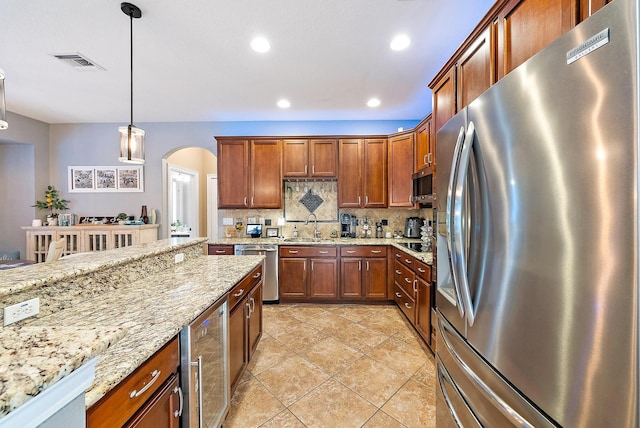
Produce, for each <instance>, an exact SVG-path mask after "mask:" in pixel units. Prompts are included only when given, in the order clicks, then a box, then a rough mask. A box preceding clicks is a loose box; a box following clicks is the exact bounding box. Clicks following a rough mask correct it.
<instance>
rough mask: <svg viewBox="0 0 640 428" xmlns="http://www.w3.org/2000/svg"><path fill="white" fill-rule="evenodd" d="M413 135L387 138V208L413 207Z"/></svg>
mask: <svg viewBox="0 0 640 428" xmlns="http://www.w3.org/2000/svg"><path fill="white" fill-rule="evenodd" d="M413 144H414V141H413V133H407V134H402V135H396V136H395V137H391V138H389V206H390V207H413V198H412V196H413V179H412V177H411V176H412V174H413Z"/></svg>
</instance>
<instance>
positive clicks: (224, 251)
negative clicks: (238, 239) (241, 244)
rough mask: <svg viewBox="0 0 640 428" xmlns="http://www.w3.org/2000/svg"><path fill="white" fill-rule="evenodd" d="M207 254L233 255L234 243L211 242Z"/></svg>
mask: <svg viewBox="0 0 640 428" xmlns="http://www.w3.org/2000/svg"><path fill="white" fill-rule="evenodd" d="M207 254H209V255H210V256H233V254H234V253H233V245H214V244H209V245H208V248H207Z"/></svg>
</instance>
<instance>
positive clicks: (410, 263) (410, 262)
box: [393, 250, 416, 269]
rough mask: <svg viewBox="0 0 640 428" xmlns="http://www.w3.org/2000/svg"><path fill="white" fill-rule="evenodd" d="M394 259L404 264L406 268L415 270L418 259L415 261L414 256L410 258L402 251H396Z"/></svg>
mask: <svg viewBox="0 0 640 428" xmlns="http://www.w3.org/2000/svg"><path fill="white" fill-rule="evenodd" d="M393 258H394V260H398V261H399V262H402V263H403V264H404V265H405V266H407V267H409V268H411V269H413V268H414V265H415V264H416V259H414V258H413V256H410V255H409V254H407V253H405V252H404V251H401V250H395V252H394V254H393Z"/></svg>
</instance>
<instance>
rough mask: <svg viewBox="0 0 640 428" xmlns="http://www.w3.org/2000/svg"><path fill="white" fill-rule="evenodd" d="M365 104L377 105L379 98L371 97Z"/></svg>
mask: <svg viewBox="0 0 640 428" xmlns="http://www.w3.org/2000/svg"><path fill="white" fill-rule="evenodd" d="M367 105H368V106H369V107H378V106H379V105H380V100H379V99H377V98H371V99H370V100H369V101H367Z"/></svg>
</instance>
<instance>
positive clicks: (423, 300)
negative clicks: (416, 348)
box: [416, 277, 431, 344]
mask: <svg viewBox="0 0 640 428" xmlns="http://www.w3.org/2000/svg"><path fill="white" fill-rule="evenodd" d="M416 280H417V281H418V296H417V298H416V306H417V308H416V330H418V333H420V336H422V338H423V339H424V340H425V342H427V343H429V344H431V285H430V284H429V283H428V282H427V281H425V280H424V279H422V278H419V277H418V278H416Z"/></svg>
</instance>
